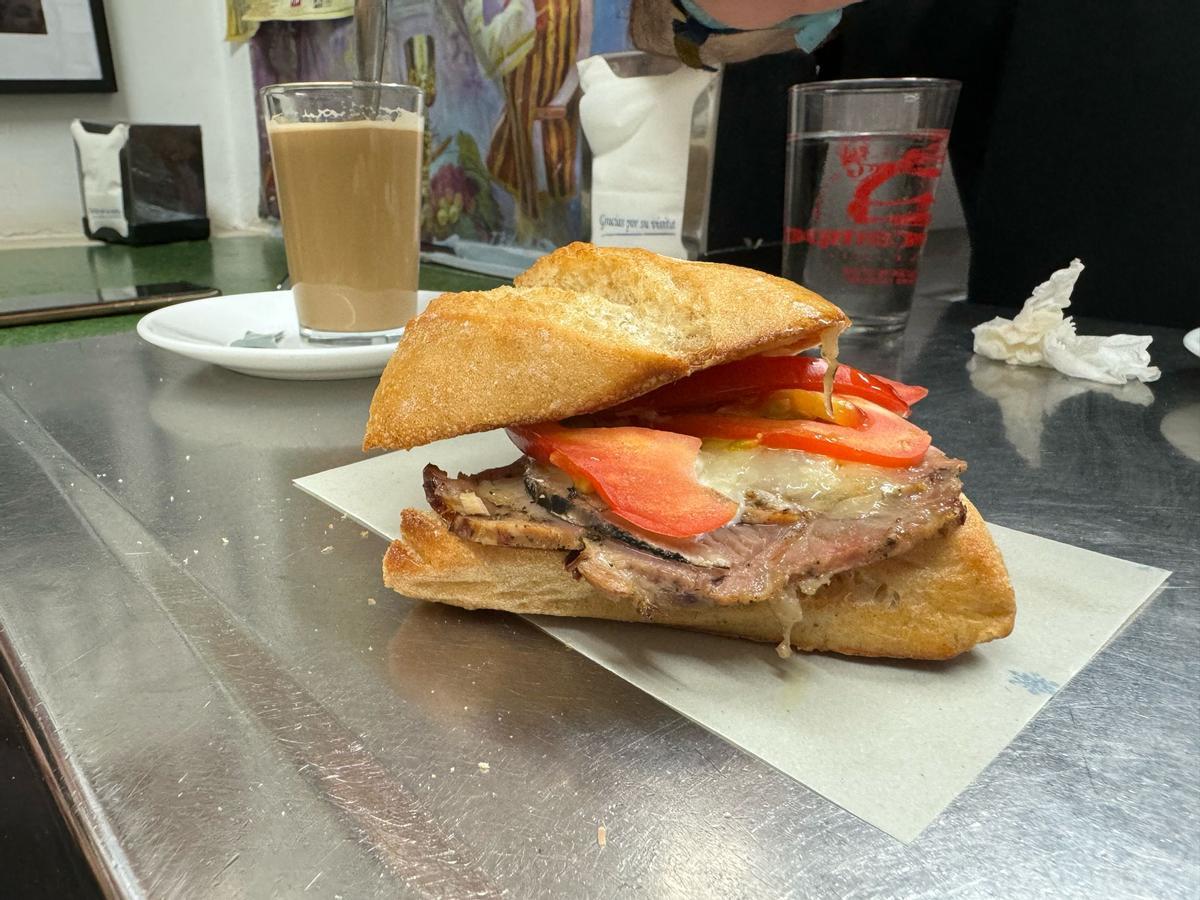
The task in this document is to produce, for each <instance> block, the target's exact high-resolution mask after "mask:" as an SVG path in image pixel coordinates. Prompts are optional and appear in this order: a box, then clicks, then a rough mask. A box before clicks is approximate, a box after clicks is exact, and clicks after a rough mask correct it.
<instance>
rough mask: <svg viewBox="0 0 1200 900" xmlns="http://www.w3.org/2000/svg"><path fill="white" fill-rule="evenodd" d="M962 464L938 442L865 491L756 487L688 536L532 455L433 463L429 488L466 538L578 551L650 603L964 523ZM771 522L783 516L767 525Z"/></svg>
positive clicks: (591, 569)
mask: <svg viewBox="0 0 1200 900" xmlns="http://www.w3.org/2000/svg"><path fill="white" fill-rule="evenodd" d="M964 467H965V466H964V464H963V463H962V462H961V461H959V460H955V459H950V458H948V457H946V456H945V455H944V454H942V453H941V452H940V451H938V450H935V449H931V450H930V451H929V453H928V454H927V455H926V458H925V460H923V461H922V463H921V464H920V465H918V466H913V467H911V468H910V469H906V470H894V471H891V472H890V473H889V476H888V478H887V479H886V481H885V482H880V481H877V480H876V481H871V480H870V479H866V480H864V481H863V484H864V485H867V486H866V487H864V488H863V490H862V493H861V494H859V495H855V496H853V497H850V498H848V499H847V498H839V499H838V500H837V502H836V503H835V504H833V505H828V504H827V505H825V506H823V507H822V506H821V505H820V504H819V503H818V504H816V505H817V506H818V507H819V508H818V509H817V510H811V509H807V510H806V509H803V508H800V507H799V506H798V505H797V501H796V500H795V498H791V499H790V500H788V501H786V502H785V501H784V500H782V499H779V498H772V497H771V496H770V495H769V494H767V495H759V496H758V497H757V498H756V503H755V514H754V516H753V517H744V518H743V519H742V520H741V521H739V522H737V523H735V524H732V525H727V526H725V527H724V528H719V529H717V530H716V531H712V532H709V533H708V534H704V535H700V536H698V537H696V538H694V539H690V540H680V539H672V538H664V537H662V536H660V535H654V534H650V533H648V532H645V531H641V530H640V529H637V528H635V527H634V526H632V525H630V524H629V523H626V522H623V521H622V520H621V519H619V518H617V517H616V516H614V515H613V514H612V512H611V511H610V510H609V509H608V508H607V506H606V505H605V503H604V501H603V500H602V499H601V498H599V497H598V496H596V495H595V494H591V493H584V492H581V491H579V490H578V489H577V488H576V487H575V485H574V484H573V483H572V481H571V479H570V478H569V477H567V476H566V475H565V474H564V473H562V472H560V471H558V470H557V469H555V468H553V467H550V466H544V465H541V464H539V463H536V462H534V461H532V460H522V461H518V462H516V463H513V464H512V465H510V466H505V467H503V468H500V469H491V470H488V471H486V472H481V473H479V474H478V475H474V476H463V475H460V476H459V477H458V478H450V477H448V476H447V475H446V473H445V472H443V471H442V470H440V469H438V468H436V467H435V466H428V467H427V468H426V469H425V491H426V495H427V496H428V498H429V503H430V506H432V507H433V509H434V510H435V511H436V512H437V513H438V514H439V515H440V516H441V517H442V518H443V519H445V521H446V523H447V524H448V526H449V527H450V529H451V531H453V532H454V533H455V534H457V535H459V536H460V537H463V538H466V539H467V540H472V541H476V542H477V543H485V544H495V545H499V546H519V547H536V548H539V549H550V550H567V551H571V552H570V553H569V555H568V558H567V560H568V561H567V565H568V567H569V568H570V569H571V571H572V572H573V573H574V574H575V575H576V576H577V577H580V578H584V579H586V580H587V581H588V582H590V583H591V584H593V585H595V586H596V587H597V588H599V589H601V590H603V591H606V592H608V593H611V594H614V595H619V596H626V597H631V598H634V599H636V600H638V601H639V602H641V603H651V604H654V603H666V602H706V603H715V604H733V603H749V602H754V601H757V600H763V599H767V598H769V597H772V596H775V595H777V594H778V593H779V592H780V591H781V589H782V588H784V587H785V586H786V585H789V584H791V585H793V586H795V587H797V588H798V589H799V590H801V591H806V590H812V589H815V588H816V587H818V586H819V585H820V584H822V583H824V582H825V581H827V580H828V579H829V578H830V577H832V576H833V575H835V574H837V573H839V572H843V571H846V570H849V569H854V568H858V567H860V566H864V565H867V564H869V563H872V562H875V561H877V560H880V559H884V558H885V557H888V556H893V555H896V554H898V553H903V552H905V551H906V550H908V549H909V548H911V547H912V546H914V545H915V544H917V543H918V542H920V541H923V540H925V539H927V538H929V537H932V536H934V535H936V534H939V533H943V532H944V531H945V530H947V529H949V528H954V527H956V526H958V525H960V524H961V523H962V521H963V518H964V514H965V510H964V507H963V505H962V501H961V499H960V491H961V483H960V482H959V478H958V476H959V473H960V472H961V471H962V470H963V468H964ZM772 504H773V505H772ZM773 512H778V513H779V515H778V516H776V517H774V519H772V516H771V514H772V513H773ZM747 518H748V519H749V520H748V521H747ZM771 521H775V522H782V523H783V524H761V523H763V522H771Z"/></svg>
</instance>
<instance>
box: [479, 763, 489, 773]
mask: <svg viewBox="0 0 1200 900" xmlns="http://www.w3.org/2000/svg"><path fill="white" fill-rule="evenodd" d="M491 770H492V767H491V766H490V765H488V764H487V763H485V762H481V763H479V771H480V772H490V771H491Z"/></svg>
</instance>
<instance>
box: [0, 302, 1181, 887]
mask: <svg viewBox="0 0 1200 900" xmlns="http://www.w3.org/2000/svg"><path fill="white" fill-rule="evenodd" d="M990 314H991V312H990V311H987V310H984V309H981V308H972V307H969V306H966V305H962V304H947V303H940V302H936V301H929V300H927V301H923V302H921V303H920V304H919V305H918V309H917V312H916V314H915V316H914V320H913V322H912V323H911V325H910V327H909V329H908V331H907V333H906V334H905V335H904V336H903V337H902V338H901V339H900V340H898V341H896V342H894V343H893V345H891V346H889V347H885V348H870V349H867V348H855V347H854V346H853V344H852V342H847V346H846V347H845V348H844V353H843V355H844V358H845V359H846V360H847V361H851V362H858V363H860V364H861V365H863V366H864V367H866V368H875V369H876V370H878V371H880V372H881V373H884V374H893V375H900V376H902V377H904V378H905V379H907V380H910V381H915V382H917V383H921V384H925V385H928V386H929V387H930V388H931V389H932V394H931V396H930V397H929V399H928V400H926V401H924V402H923V403H922V405H921V408H920V411H919V416H918V418H919V421H920V422H921V423H922V424H923V425H925V426H926V427H927V428H929V429H930V430H931V431H932V432H933V433H934V436H935V440H936V441H937V443H938V444H939V445H940V446H942V447H943V448H944V449H945V450H946V451H947V452H949V453H951V454H955V455H960V456H963V457H965V458H966V459H967V460H968V461H969V462H970V463H971V469H970V471H969V472H968V474H967V484H968V491H969V493H970V494H971V496H972V497H973V498H974V499H975V501H976V502H977V504H978V505H979V506H980V507H981V508H982V509H983V510H984V512H985V514H987V515H988V516H989V518H991V519H992V520H993V521H996V522H998V523H1001V524H1004V525H1009V526H1011V527H1014V528H1019V529H1022V530H1025V531H1030V532H1033V533H1036V534H1041V535H1045V536H1047V537H1052V538H1055V539H1058V540H1063V541H1067V542H1070V543H1074V544H1078V545H1080V546H1083V547H1087V548H1090V549H1094V550H1098V551H1101V552H1105V553H1111V554H1114V555H1117V556H1121V557H1125V558H1128V559H1132V560H1135V561H1139V562H1144V563H1149V564H1152V565H1156V566H1161V567H1164V568H1168V569H1173V570H1175V572H1176V574H1175V575H1174V576H1173V577H1172V578H1171V579H1170V581H1169V582H1168V584H1167V586H1166V587H1165V589H1164V590H1163V591H1162V592H1161V593H1160V594H1159V595H1158V596H1157V597H1156V598H1155V599H1154V600H1153V601H1152V602H1151V603H1150V604H1149V605H1148V606H1147V608H1145V609H1144V610H1143V612H1142V613H1141V614H1140V615H1139V616H1138V617H1137V618H1135V619H1134V620H1133V621H1132V622H1131V624H1130V625H1129V626H1128V627H1127V628H1126V629H1125V631H1124V632H1123V633H1122V634H1121V635H1119V636H1118V638H1117V639H1115V640H1114V641H1113V642H1112V643H1111V644H1110V645H1109V646H1108V647H1107V648H1106V649H1105V650H1104V651H1103V652H1102V653H1101V654H1100V655H1099V656H1098V657H1097V658H1096V660H1095V661H1094V662H1093V663H1092V665H1090V666H1089V667H1088V668H1087V669H1085V670H1084V672H1082V673H1081V674H1080V675H1079V676H1078V677H1077V678H1076V679H1075V680H1074V681H1073V682H1072V683H1071V684H1070V685H1069V686H1067V687H1066V688H1065V689H1063V690H1062V691H1060V692H1059V693H1058V695H1057V696H1055V697H1054V698H1053V700H1052V701H1051V702H1050V703H1049V705H1048V706H1047V707H1046V709H1045V711H1044V712H1043V713H1042V714H1041V715H1039V716H1038V717H1037V719H1036V720H1035V721H1034V722H1033V724H1032V725H1031V726H1030V727H1029V728H1027V729H1026V730H1025V732H1023V733H1022V734H1021V735H1020V737H1019V738H1018V739H1017V740H1016V741H1015V742H1014V743H1013V744H1012V745H1011V746H1010V747H1009V748H1008V749H1007V750H1006V751H1005V752H1004V753H1003V754H1002V755H1001V756H1000V757H999V758H998V759H997V760H996V761H995V762H994V763H993V764H992V765H991V766H990V767H989V768H988V769H987V771H986V772H985V774H984V775H983V776H982V777H981V778H980V779H979V780H978V781H977V782H976V783H975V784H974V785H973V786H972V788H971V789H969V790H968V791H967V792H966V793H965V794H963V795H962V796H961V797H960V798H959V799H958V801H956V802H955V803H954V804H953V805H952V806H951V807H950V808H949V809H948V810H947V811H946V812H945V813H944V814H943V815H942V816H941V818H940V819H939V820H938V821H937V822H935V823H934V825H932V826H931V827H930V828H929V829H927V830H926V831H925V833H924V834H923V835H922V836H921V837H920V838H919V839H918V840H917V841H916V842H914V843H913V844H911V845H907V846H906V845H903V844H900V843H898V842H896V841H894V840H892V839H891V838H889V837H887V836H886V835H884V834H882V833H881V832H879V831H877V830H875V829H874V828H872V827H870V826H868V825H865V824H864V823H862V822H860V821H859V820H857V819H855V818H854V817H853V816H851V815H849V814H847V813H845V812H844V811H842V810H841V809H839V808H838V807H836V806H834V805H832V804H830V803H829V802H827V801H825V800H824V799H822V798H821V797H819V796H817V795H816V794H814V793H813V792H811V791H810V790H808V789H807V788H805V787H803V786H802V785H799V784H796V783H794V782H792V781H790V780H788V779H787V778H785V777H783V776H781V775H779V774H778V773H776V772H774V771H773V770H771V769H769V768H768V767H767V766H765V765H764V764H762V763H760V762H759V761H757V760H756V759H754V758H752V757H749V756H747V755H745V754H744V753H742V752H741V751H739V750H737V749H736V748H734V747H732V746H729V745H727V744H726V743H724V742H723V741H721V740H720V739H718V738H716V737H714V736H712V735H711V734H709V733H707V732H706V731H704V730H702V729H701V728H699V727H698V726H696V725H694V724H692V723H690V722H689V721H687V720H685V719H683V718H681V717H680V716H679V715H677V714H676V713H674V712H673V711H672V710H670V709H668V708H666V707H664V706H662V705H660V704H658V703H657V702H656V701H653V700H651V699H650V698H648V697H646V696H645V695H643V694H641V693H639V692H638V691H637V690H636V689H634V688H633V687H631V686H630V685H628V684H626V683H624V682H622V681H621V680H620V679H618V678H616V677H615V676H613V675H612V674H610V673H609V672H607V671H606V670H604V669H601V668H599V667H597V666H595V665H594V664H592V663H591V662H589V661H588V660H586V659H584V658H583V657H580V656H578V655H576V654H574V653H572V652H571V651H568V650H566V649H565V648H563V647H561V646H560V645H558V644H556V643H555V642H554V641H553V640H551V639H550V638H548V637H547V636H545V635H544V634H542V633H540V632H539V631H537V630H536V629H534V628H533V627H532V626H529V625H527V624H525V623H524V622H522V621H521V620H519V619H516V618H513V617H509V616H505V615H501V614H486V613H485V614H474V615H472V614H467V613H462V612H459V611H456V610H451V609H444V608H439V607H432V606H424V605H417V604H413V603H411V602H409V601H406V600H404V599H403V598H400V597H397V596H395V595H391V594H389V593H388V592H386V591H385V590H384V588H383V587H382V586H381V584H380V579H379V557H380V554H381V553H382V550H383V545H382V542H381V541H379V540H377V539H376V538H374V537H373V536H369V535H365V534H364V533H362V532H361V531H360V529H359V528H358V527H357V526H356V525H354V524H353V523H352V522H350V521H348V520H343V519H341V518H340V517H339V516H338V515H336V514H335V513H332V512H331V511H330V510H329V509H328V508H327V507H324V506H323V505H321V504H320V503H318V502H317V501H315V500H313V499H311V498H309V497H307V496H305V495H304V494H302V493H300V492H299V491H297V490H295V489H294V488H293V487H292V486H291V480H292V479H293V478H295V477H297V476H301V475H306V474H310V473H312V472H316V471H319V470H322V469H325V468H328V467H331V466H335V465H339V464H342V463H346V462H350V461H353V460H356V459H358V458H360V454H359V451H358V449H357V445H358V441H359V438H360V436H361V431H362V422H363V418H364V416H365V411H366V406H367V403H368V401H369V398H370V394H371V390H372V387H373V384H372V382H370V381H353V382H328V383H301V382H272V381H262V380H256V379H253V378H247V377H244V376H240V375H235V374H233V373H229V372H225V371H223V370H219V369H215V368H211V367H207V366H204V365H200V364H196V363H192V362H189V361H186V360H183V359H180V358H176V357H173V356H171V355H169V354H167V353H164V352H162V351H159V350H155V349H153V348H151V347H149V346H147V345H145V344H142V343H140V342H139V341H138V339H137V338H136V337H135V336H134V335H132V334H123V335H114V336H109V337H101V338H93V339H88V340H84V341H78V342H63V343H58V344H53V345H46V346H31V347H22V348H15V349H7V350H4V351H3V355H0V385H2V387H3V390H2V391H0V467H2V468H0V472H3V475H2V476H0V511H2V517H0V536H2V537H0V540H2V543H0V546H2V548H3V550H2V552H0V650H2V651H3V656H4V660H5V662H6V665H7V667H8V672H7V675H8V677H9V679H10V683H11V684H12V686H13V689H14V693H17V694H19V695H20V696H21V697H22V698H23V701H24V704H25V712H26V714H27V715H28V717H29V719H30V722H31V725H32V727H33V730H34V732H35V733H36V735H37V739H38V741H39V742H40V744H41V746H42V747H43V749H44V750H45V752H46V756H47V758H48V760H49V763H50V766H51V768H52V771H53V777H54V779H55V782H56V784H57V786H58V788H59V789H60V790H61V791H62V793H63V795H64V797H65V801H66V805H67V806H68V807H69V809H70V810H71V812H72V815H73V817H74V818H75V821H76V823H77V824H78V826H79V829H80V832H81V834H82V835H83V838H84V840H85V842H86V845H87V847H88V849H89V851H90V852H91V853H92V855H93V857H94V859H95V861H96V864H97V865H98V867H99V868H100V869H101V872H102V877H103V878H104V880H105V881H106V884H107V886H108V887H109V889H110V890H112V891H113V892H121V893H125V894H129V895H132V896H150V897H156V898H157V897H168V896H188V897H195V896H220V897H262V896H268V895H301V894H304V895H306V896H307V895H312V896H323V897H338V896H341V897H344V898H351V897H364V896H379V897H392V896H396V895H398V894H412V895H431V896H445V897H465V896H492V895H499V894H501V893H505V892H507V893H508V894H509V895H511V896H514V897H526V896H550V895H554V896H570V897H584V896H616V895H640V896H722V897H760V896H785V895H786V896H813V897H877V896H905V897H930V898H933V897H938V898H940V897H946V896H963V897H973V896H1021V897H1028V896H1039V895H1041V896H1046V895H1053V896H1080V897H1084V896H1087V897H1092V896H1107V897H1111V896H1129V895H1135V894H1136V895H1139V896H1155V897H1184V896H1195V891H1196V886H1197V884H1198V883H1200V788H1198V785H1200V779H1198V778H1197V775H1198V774H1200V677H1198V676H1197V665H1196V657H1197V650H1198V649H1200V630H1198V624H1200V564H1198V562H1197V549H1198V544H1200V539H1198V535H1200V463H1197V461H1196V458H1195V457H1196V455H1200V449H1197V448H1196V447H1195V444H1196V443H1197V442H1200V426H1197V424H1196V423H1197V418H1198V417H1197V413H1198V412H1200V360H1198V359H1196V358H1194V357H1192V356H1190V355H1189V354H1187V352H1186V351H1185V350H1184V349H1183V347H1182V346H1181V337H1182V334H1181V332H1178V331H1170V330H1157V331H1153V332H1152V333H1154V334H1155V343H1154V346H1153V347H1152V354H1153V356H1154V358H1155V362H1156V363H1157V364H1158V365H1160V366H1161V367H1162V369H1163V373H1164V374H1163V378H1162V380H1161V381H1159V382H1157V383H1155V384H1153V385H1150V386H1147V387H1142V386H1134V387H1132V388H1126V389H1122V390H1113V389H1104V388H1100V389H1098V390H1089V389H1088V387H1087V385H1085V384H1084V383H1081V382H1071V381H1067V380H1065V379H1062V378H1061V377H1060V376H1057V375H1056V374H1054V373H1051V372H1045V371H1035V370H1026V369H1021V370H1017V369H1010V368H1006V367H1004V366H1002V365H999V364H993V363H989V362H986V361H983V360H977V361H972V360H971V356H970V353H969V347H970V338H969V334H968V328H969V326H970V325H972V324H974V323H976V322H978V321H981V320H982V319H984V318H987V317H988V316H989V315H990ZM1106 329H1107V330H1112V326H1105V325H1104V324H1103V323H1090V322H1087V321H1084V322H1082V323H1081V327H1080V330H1081V331H1084V332H1092V333H1096V332H1101V331H1104V330H1106ZM1139 330H1141V329H1139ZM1164 432H1165V433H1166V435H1168V436H1169V437H1167V436H1164ZM1172 441H1173V442H1174V443H1172ZM1189 441H1190V443H1189ZM1180 447H1182V448H1184V449H1179V448H1180ZM1188 453H1191V454H1193V456H1191V457H1189V456H1188ZM1070 577H1071V573H1070V572H1064V573H1063V578H1064V579H1069V578H1070ZM746 702H748V703H753V702H754V698H746ZM869 739H870V735H864V740H869ZM481 764H486V765H481ZM601 825H603V826H604V828H605V834H606V841H605V846H603V847H602V846H600V844H599V842H598V840H597V829H598V827H599V826H601Z"/></svg>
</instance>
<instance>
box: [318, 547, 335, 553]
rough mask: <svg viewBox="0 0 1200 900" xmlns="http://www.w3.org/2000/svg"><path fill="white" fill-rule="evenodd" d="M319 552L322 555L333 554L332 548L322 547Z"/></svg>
mask: <svg viewBox="0 0 1200 900" xmlns="http://www.w3.org/2000/svg"><path fill="white" fill-rule="evenodd" d="M321 552H322V553H332V552H333V547H322V548H321Z"/></svg>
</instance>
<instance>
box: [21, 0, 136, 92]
mask: <svg viewBox="0 0 1200 900" xmlns="http://www.w3.org/2000/svg"><path fill="white" fill-rule="evenodd" d="M116 89H117V79H116V75H115V74H114V73H113V63H112V51H111V50H110V49H109V45H108V27H107V25H106V24H105V20H104V5H103V2H102V0H0V93H6V94H40V93H112V92H113V91H115V90H116Z"/></svg>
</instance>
